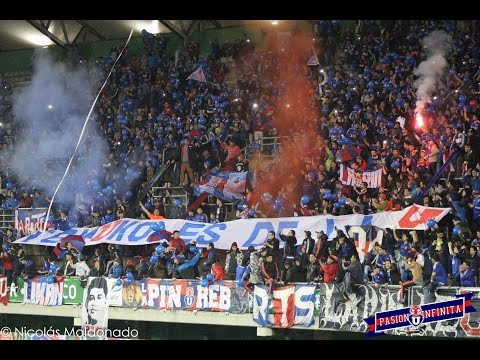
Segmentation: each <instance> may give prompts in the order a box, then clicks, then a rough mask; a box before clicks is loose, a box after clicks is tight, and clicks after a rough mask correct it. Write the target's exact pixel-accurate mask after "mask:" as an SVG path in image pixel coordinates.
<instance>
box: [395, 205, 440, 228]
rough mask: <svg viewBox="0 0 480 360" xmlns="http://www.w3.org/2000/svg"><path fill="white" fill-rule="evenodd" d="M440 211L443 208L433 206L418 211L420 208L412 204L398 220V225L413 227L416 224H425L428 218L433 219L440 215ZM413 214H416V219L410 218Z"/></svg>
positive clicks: (400, 226)
mask: <svg viewBox="0 0 480 360" xmlns="http://www.w3.org/2000/svg"><path fill="white" fill-rule="evenodd" d="M442 212H443V210H439V209H434V208H425V210H423V211H422V212H420V209H419V208H418V207H417V206H416V205H412V207H411V208H410V209H409V210H408V211H407V213H406V214H405V215H404V216H403V217H402V218H401V219H400V220H399V221H398V225H399V228H401V229H414V228H416V227H417V226H418V225H421V224H426V223H427V221H428V220H429V219H434V218H435V217H437V216H439V215H441V214H442ZM415 214H417V216H416V217H417V219H415V220H412V217H413V216H415Z"/></svg>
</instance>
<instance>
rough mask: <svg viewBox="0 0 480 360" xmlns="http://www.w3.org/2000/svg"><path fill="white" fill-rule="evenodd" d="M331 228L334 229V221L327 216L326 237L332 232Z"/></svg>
mask: <svg viewBox="0 0 480 360" xmlns="http://www.w3.org/2000/svg"><path fill="white" fill-rule="evenodd" d="M333 229H335V221H333V219H328V218H327V237H330V234H331V233H332V232H333Z"/></svg>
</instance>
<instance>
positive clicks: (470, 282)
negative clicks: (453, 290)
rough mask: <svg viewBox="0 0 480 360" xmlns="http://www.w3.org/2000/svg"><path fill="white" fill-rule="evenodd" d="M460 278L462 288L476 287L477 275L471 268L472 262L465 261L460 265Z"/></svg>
mask: <svg viewBox="0 0 480 360" xmlns="http://www.w3.org/2000/svg"><path fill="white" fill-rule="evenodd" d="M457 276H458V277H459V278H460V286H462V287H475V286H476V283H475V274H474V273H473V270H472V269H471V267H470V261H468V260H465V261H464V262H463V263H462V264H461V265H460V272H459V273H458V275H457Z"/></svg>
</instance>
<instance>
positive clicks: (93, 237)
mask: <svg viewBox="0 0 480 360" xmlns="http://www.w3.org/2000/svg"><path fill="white" fill-rule="evenodd" d="M449 211H450V208H432V207H424V206H418V205H412V206H409V207H408V208H406V209H404V210H402V211H385V212H381V213H378V214H373V215H357V214H355V215H342V216H331V215H328V216H324V215H319V216H304V217H288V218H276V219H269V218H258V219H241V220H234V221H228V222H224V223H219V224H208V223H207V224H206V223H199V222H195V221H187V220H182V219H173V220H161V221H158V220H136V219H122V220H117V221H114V222H111V223H108V224H105V225H103V226H99V227H95V228H73V229H69V230H67V231H59V230H50V231H46V232H45V234H43V235H42V232H41V231H37V232H36V233H34V234H32V235H30V236H26V237H23V238H21V239H19V240H17V241H15V242H16V243H20V244H31V245H46V246H55V245H56V244H57V243H58V242H59V241H60V240H61V239H62V238H63V237H65V236H67V235H80V236H82V237H83V238H84V240H85V245H87V246H88V245H95V244H100V243H111V244H121V245H144V244H149V243H152V242H155V240H153V239H152V238H150V235H152V234H154V233H155V230H153V229H152V225H153V224H154V223H163V225H164V226H165V229H166V230H167V231H170V232H173V231H174V230H178V231H179V232H180V237H181V238H182V239H183V240H184V241H185V242H188V241H190V240H193V239H195V240H197V243H198V245H199V246H206V245H207V244H208V243H209V242H212V243H214V244H215V247H216V248H218V249H226V250H227V249H230V245H231V244H232V242H234V241H236V242H237V244H238V246H239V248H240V249H243V250H244V249H247V248H248V247H249V246H250V245H252V246H254V247H255V248H258V247H260V246H262V245H264V244H265V242H266V240H267V234H268V232H269V231H275V232H277V233H278V232H279V231H281V230H282V231H283V232H284V233H285V234H286V233H287V232H288V231H289V230H295V232H296V234H297V240H298V243H299V244H300V243H301V242H302V240H303V231H305V230H310V231H312V232H313V231H320V230H323V231H324V232H325V233H326V234H327V235H328V237H329V239H332V238H334V237H335V236H336V230H335V228H337V229H339V230H343V231H345V226H346V225H349V226H369V225H374V226H377V227H379V228H382V229H385V228H393V227H394V226H395V227H396V228H397V229H415V230H425V229H426V228H427V225H426V223H427V221H428V220H429V219H435V221H437V222H438V221H440V220H441V219H442V218H443V217H444V216H445V215H446V214H447V213H448V212H449ZM154 227H156V226H154ZM160 241H164V240H160ZM156 242H158V239H157V240H156Z"/></svg>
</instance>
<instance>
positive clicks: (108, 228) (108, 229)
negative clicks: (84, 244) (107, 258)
mask: <svg viewBox="0 0 480 360" xmlns="http://www.w3.org/2000/svg"><path fill="white" fill-rule="evenodd" d="M121 222H122V220H115V221H113V222H111V223H108V224H105V225H103V226H101V227H100V232H99V233H98V234H95V236H93V237H92V238H91V239H90V241H92V242H93V241H100V240H104V239H105V238H106V237H108V235H110V234H111V233H112V232H113V231H114V230H115V229H116V228H117V227H118V225H120V223H121Z"/></svg>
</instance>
